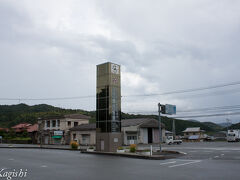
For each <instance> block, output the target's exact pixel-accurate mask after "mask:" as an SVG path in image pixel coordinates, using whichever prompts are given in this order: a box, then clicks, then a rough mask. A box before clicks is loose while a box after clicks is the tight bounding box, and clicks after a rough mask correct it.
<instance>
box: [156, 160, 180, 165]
mask: <svg viewBox="0 0 240 180" xmlns="http://www.w3.org/2000/svg"><path fill="white" fill-rule="evenodd" d="M176 162H177V161H170V162H165V163H160V165H165V164H173V163H176Z"/></svg>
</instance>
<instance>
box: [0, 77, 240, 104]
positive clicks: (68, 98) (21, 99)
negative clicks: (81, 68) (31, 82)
mask: <svg viewBox="0 0 240 180" xmlns="http://www.w3.org/2000/svg"><path fill="white" fill-rule="evenodd" d="M236 85H240V81H236V82H231V83H225V84H219V85H215V86H207V87H201V88H194V89H186V90H177V91H169V92H164V93H154V94H136V95H134V94H132V95H123V96H122V97H143V96H161V95H171V94H183V93H190V92H196V91H203V90H210V89H217V88H223V87H229V86H236ZM94 97H96V96H93V95H88V96H74V97H54V98H0V100H5V101H48V100H74V99H84V98H94Z"/></svg>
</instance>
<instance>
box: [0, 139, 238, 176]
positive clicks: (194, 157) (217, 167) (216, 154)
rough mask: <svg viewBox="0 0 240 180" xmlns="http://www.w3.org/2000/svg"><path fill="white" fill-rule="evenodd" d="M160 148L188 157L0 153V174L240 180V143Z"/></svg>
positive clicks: (35, 152)
mask: <svg viewBox="0 0 240 180" xmlns="http://www.w3.org/2000/svg"><path fill="white" fill-rule="evenodd" d="M163 148H165V149H172V150H179V151H182V152H185V153H187V154H186V155H185V156H181V157H179V158H177V159H168V160H142V159H131V158H124V157H114V156H103V155H91V154H80V153H79V152H77V151H65V150H46V149H45V150H44V149H43V150H41V149H0V170H1V169H2V168H6V170H5V171H7V170H13V169H16V170H19V169H24V170H25V169H27V177H26V178H21V179H31V180H38V179H41V180H42V179H46V180H48V179H58V180H61V179H67V180H68V179H71V180H75V179H76V180H82V179H83V180H85V179H98V180H108V179H111V180H112V179H114V180H118V179H119V180H120V179H121V180H123V179H131V180H132V179H139V180H141V179H143V180H146V179H147V180H151V179H154V180H156V179H164V180H165V179H183V180H187V179H191V180H192V179H211V180H213V179H217V180H219V179H239V177H240V143H227V142H216V143H215V142H214V143H184V144H182V145H176V146H175V145H174V146H164V147H163ZM1 179H2V178H1V177H0V180H1ZM3 179H6V178H3ZM15 179H16V178H15Z"/></svg>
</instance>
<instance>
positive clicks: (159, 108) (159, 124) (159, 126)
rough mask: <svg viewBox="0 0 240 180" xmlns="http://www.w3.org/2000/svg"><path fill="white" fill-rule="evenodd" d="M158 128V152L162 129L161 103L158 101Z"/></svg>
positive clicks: (160, 146)
mask: <svg viewBox="0 0 240 180" xmlns="http://www.w3.org/2000/svg"><path fill="white" fill-rule="evenodd" d="M158 129H159V148H160V150H159V151H160V152H162V145H161V143H162V129H161V104H160V103H158Z"/></svg>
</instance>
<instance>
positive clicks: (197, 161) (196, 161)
mask: <svg viewBox="0 0 240 180" xmlns="http://www.w3.org/2000/svg"><path fill="white" fill-rule="evenodd" d="M199 162H201V160H195V161H192V162H186V163H183V164H176V165H172V166H169V168H173V167H177V166H185V165H188V164H193V163H199Z"/></svg>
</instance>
